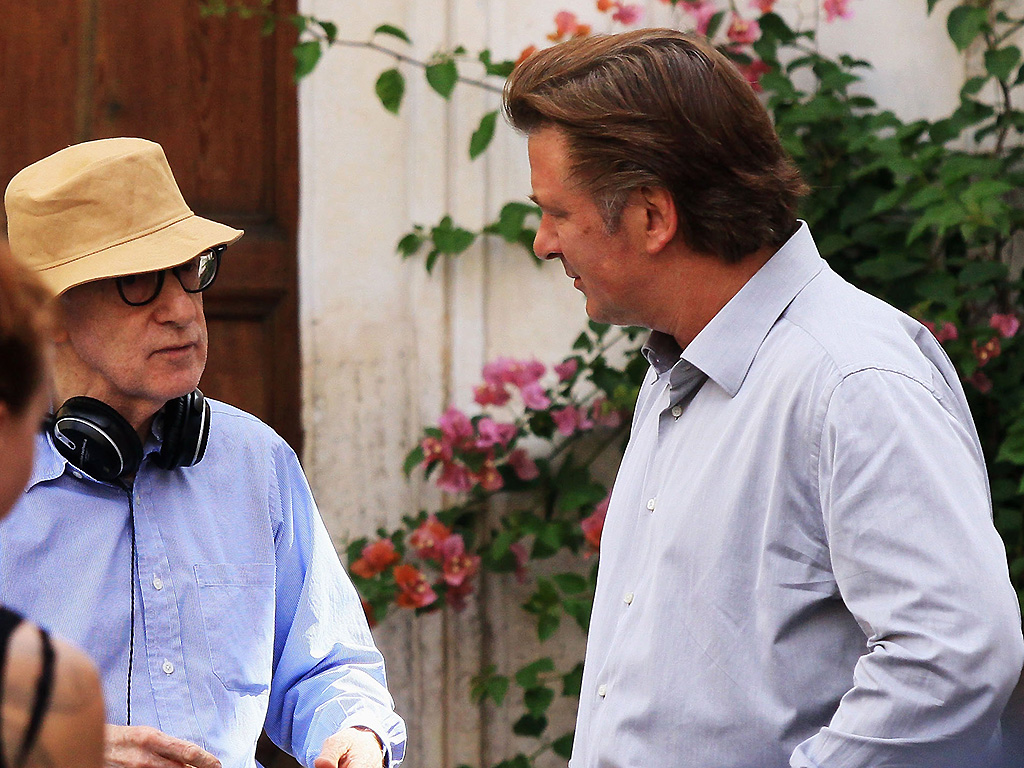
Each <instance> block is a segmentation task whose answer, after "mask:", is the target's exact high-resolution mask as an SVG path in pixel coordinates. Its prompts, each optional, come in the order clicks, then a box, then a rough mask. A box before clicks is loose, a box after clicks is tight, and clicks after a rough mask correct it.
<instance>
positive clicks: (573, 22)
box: [548, 11, 590, 43]
mask: <svg viewBox="0 0 1024 768" xmlns="http://www.w3.org/2000/svg"><path fill="white" fill-rule="evenodd" d="M589 34H590V25H589V24H580V22H579V19H578V18H577V17H576V14H575V13H572V12H571V11H559V12H558V13H556V14H555V31H554V32H553V33H551V34H550V35H548V40H551V41H552V42H555V43H557V42H558V41H559V40H564V39H565V38H566V37H585V36H586V35H589Z"/></svg>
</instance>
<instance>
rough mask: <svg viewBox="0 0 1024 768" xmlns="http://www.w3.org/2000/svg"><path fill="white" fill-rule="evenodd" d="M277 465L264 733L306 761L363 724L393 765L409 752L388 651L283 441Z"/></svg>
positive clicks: (308, 761) (311, 761) (292, 455)
mask: <svg viewBox="0 0 1024 768" xmlns="http://www.w3.org/2000/svg"><path fill="white" fill-rule="evenodd" d="M274 470H275V473H276V476H277V485H276V487H277V490H278V492H279V498H277V499H271V500H270V504H271V508H272V509H276V510H278V511H279V518H278V519H277V520H276V524H277V526H278V528H277V531H276V534H275V541H276V557H277V606H276V621H275V637H274V675H273V682H272V685H271V691H270V707H269V711H268V714H267V721H266V730H267V733H268V735H269V736H270V738H271V739H272V740H273V741H274V742H275V743H277V744H279V745H281V746H283V747H284V748H285V749H288V750H289V751H290V752H292V754H294V755H296V756H297V757H298V758H299V759H300V760H302V761H303V762H304V763H305V764H306V765H307V766H312V765H313V761H314V760H315V759H316V757H317V755H319V754H320V749H321V747H322V745H323V742H324V740H325V739H326V738H328V737H329V736H331V735H332V734H334V733H336V732H337V731H339V730H341V729H343V728H348V727H351V726H356V725H359V726H365V727H367V728H370V729H371V730H372V731H374V732H375V733H376V734H377V735H378V736H379V737H380V739H381V741H382V742H383V743H384V746H385V750H386V752H387V755H386V757H387V761H388V765H390V766H397V765H398V764H399V763H401V761H402V759H403V757H404V754H405V742H406V731H405V723H404V722H403V721H402V719H401V718H400V717H399V716H398V715H397V714H395V712H394V703H393V701H392V699H391V695H390V694H389V693H388V689H387V682H386V679H385V672H384V658H383V656H382V655H381V653H380V652H379V651H378V650H377V648H376V646H375V645H374V642H373V637H372V636H371V634H370V630H369V627H368V626H367V623H366V618H365V616H364V613H363V609H362V606H361V603H360V600H359V597H358V595H357V594H356V591H355V588H354V587H353V586H352V583H351V581H350V580H349V578H348V576H347V574H346V573H345V571H344V569H343V568H342V566H341V563H340V561H339V560H338V556H337V553H336V551H335V549H334V546H333V544H332V542H331V538H330V536H329V534H328V533H327V530H326V528H325V527H324V524H323V521H322V520H321V518H320V514H319V512H318V511H317V509H316V505H315V503H314V501H313V497H312V494H311V492H310V489H309V486H308V484H307V483H306V479H305V476H304V475H303V473H302V470H301V469H300V467H299V463H298V460H297V459H296V457H295V455H294V453H292V452H291V450H290V449H289V448H287V447H286V446H281V447H280V449H279V450H278V453H277V456H276V466H275V467H274Z"/></svg>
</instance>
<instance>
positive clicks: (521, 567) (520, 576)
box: [508, 541, 530, 584]
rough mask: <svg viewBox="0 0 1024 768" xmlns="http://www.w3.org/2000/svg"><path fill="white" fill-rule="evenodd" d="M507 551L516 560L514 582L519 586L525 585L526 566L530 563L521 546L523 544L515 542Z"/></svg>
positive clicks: (527, 554) (526, 576)
mask: <svg viewBox="0 0 1024 768" xmlns="http://www.w3.org/2000/svg"><path fill="white" fill-rule="evenodd" d="M508 551H509V552H511V553H512V556H513V557H514V558H515V559H516V581H518V582H519V583H520V584H525V583H526V580H527V579H528V578H529V570H528V568H527V565H528V564H529V562H530V554H529V553H528V552H527V551H526V547H525V546H523V542H521V541H517V542H515V543H513V544H511V545H510V546H509V548H508Z"/></svg>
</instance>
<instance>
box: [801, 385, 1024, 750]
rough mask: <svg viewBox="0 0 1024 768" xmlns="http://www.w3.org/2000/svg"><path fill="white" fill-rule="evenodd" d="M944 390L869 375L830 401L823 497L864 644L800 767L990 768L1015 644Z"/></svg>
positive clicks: (958, 426)
mask: <svg viewBox="0 0 1024 768" xmlns="http://www.w3.org/2000/svg"><path fill="white" fill-rule="evenodd" d="M949 386H958V384H956V383H954V384H953V385H948V384H947V382H946V381H945V380H943V378H942V377H941V376H938V375H936V376H935V377H934V381H932V382H925V383H922V382H919V381H916V380H914V379H912V378H910V377H908V376H905V375H902V374H898V373H894V372H890V371H884V370H878V369H868V370H863V371H859V372H855V373H852V374H851V375H848V376H846V377H845V378H844V379H843V380H842V382H841V383H839V384H838V386H837V387H836V388H835V390H834V392H833V394H832V396H831V398H830V401H829V402H828V405H827V411H826V412H825V414H824V418H823V420H822V423H823V430H822V434H821V436H820V444H819V455H818V456H817V462H818V469H819V492H820V495H821V504H822V510H823V513H824V518H825V526H826V533H827V535H828V538H829V550H830V552H831V557H832V567H833V570H834V573H835V578H836V582H837V583H838V586H839V589H840V591H841V593H842V598H843V600H844V602H845V603H846V605H847V606H848V608H849V609H850V611H851V612H852V614H853V615H854V617H855V618H856V620H857V622H858V623H859V624H860V626H861V628H862V629H863V631H864V634H865V636H866V637H867V645H866V652H865V653H864V655H863V656H862V657H861V658H860V660H859V661H858V663H857V664H856V667H855V669H854V670H853V675H852V687H851V688H850V690H849V691H848V692H847V693H846V695H845V696H844V697H843V698H842V701H841V703H840V705H839V708H838V710H837V711H836V713H835V715H834V716H833V717H832V719H831V722H830V723H829V724H828V726H826V727H824V728H822V729H821V730H820V731H818V733H817V734H816V735H815V736H813V737H812V738H810V739H808V740H806V741H804V742H803V743H802V744H800V745H799V746H798V747H797V748H796V750H795V752H794V753H793V756H792V759H791V765H792V766H793V767H794V768H897V766H898V767H899V768H909V767H910V766H920V767H921V768H940V766H949V767H950V768H952V767H953V766H956V768H967V767H969V766H970V767H973V766H981V765H989V763H987V762H984V758H983V757H982V756H983V755H988V754H990V753H991V750H992V749H993V747H994V746H996V745H994V744H993V740H995V741H996V742H997V741H998V725H997V723H998V719H999V715H1000V712H1001V710H1002V709H1003V707H1004V706H1005V703H1006V701H1007V698H1008V697H1009V695H1010V692H1011V690H1012V688H1013V686H1014V683H1015V682H1016V680H1017V678H1018V675H1019V674H1020V670H1021V664H1022V660H1024V647H1022V645H1024V644H1022V639H1021V632H1020V613H1019V608H1018V603H1017V599H1016V596H1015V594H1014V592H1013V589H1012V587H1011V586H1010V582H1009V579H1008V575H1007V568H1006V559H1005V554H1004V551H1003V546H1002V543H1001V541H1000V540H999V537H998V535H997V534H996V532H995V530H994V528H993V527H992V525H991V523H990V518H991V508H990V505H989V491H988V482H987V479H986V474H985V468H984V462H983V459H982V456H981V451H980V447H979V446H978V442H977V439H976V436H975V433H974V429H973V425H971V424H970V421H969V416H967V417H966V419H965V415H964V414H962V413H958V406H957V398H955V397H954V396H953V393H952V391H951V390H950V389H949ZM959 402H961V403H962V399H961V400H960V401H959ZM979 760H982V762H978V761H979Z"/></svg>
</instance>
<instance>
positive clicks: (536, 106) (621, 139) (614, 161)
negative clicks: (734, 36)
mask: <svg viewBox="0 0 1024 768" xmlns="http://www.w3.org/2000/svg"><path fill="white" fill-rule="evenodd" d="M503 106H504V110H505V115H506V117H507V118H508V120H509V122H510V123H511V124H512V125H513V126H514V127H515V128H516V129H518V130H519V131H522V132H523V133H526V134H530V133H531V132H534V131H537V130H540V129H542V128H549V127H554V128H556V129H558V130H559V131H561V132H562V133H563V135H564V136H565V138H566V140H567V146H568V152H569V162H570V167H571V168H572V172H573V175H574V177H575V178H576V179H577V180H578V181H579V182H580V183H581V184H582V186H583V188H584V189H587V190H588V191H589V192H590V193H591V194H592V195H593V197H594V199H595V201H596V202H597V203H598V205H599V206H600V207H601V209H602V213H603V217H604V221H605V225H606V226H607V228H608V229H609V231H611V232H614V231H615V230H616V229H617V228H618V225H619V219H620V217H621V213H622V210H623V208H624V207H625V204H626V200H627V198H628V196H629V193H630V192H631V191H632V190H635V189H639V188H640V187H663V188H665V189H667V190H668V191H669V193H670V194H671V195H672V198H673V200H674V201H675V205H676V208H677V210H678V212H679V228H680V235H681V236H682V238H683V241H684V242H685V243H686V244H687V245H688V246H689V247H690V248H692V249H694V250H696V251H698V252H700V253H707V254H716V255H718V256H720V257H722V258H724V259H726V260H727V261H737V260H739V259H741V258H743V257H744V256H745V255H747V254H749V253H752V252H754V251H757V250H759V249H760V248H762V247H763V246H766V245H770V246H776V247H777V246H780V245H782V244H783V243H784V242H785V241H786V240H787V239H788V238H789V236H790V235H792V234H793V232H794V231H796V227H797V220H796V209H797V205H798V204H799V201H800V198H801V197H802V196H803V195H805V194H807V192H808V188H807V185H806V184H804V182H803V180H802V179H801V178H800V172H799V171H798V170H797V168H796V166H795V165H794V163H793V161H792V160H791V159H790V158H789V156H788V155H787V154H786V152H785V150H784V149H783V148H782V145H781V143H780V142H779V138H778V136H777V134H776V133H775V128H774V126H773V125H772V122H771V118H770V117H769V115H768V112H767V110H765V108H764V106H763V105H762V104H761V102H760V101H759V100H758V98H757V94H755V93H754V90H753V88H752V87H751V86H750V84H749V83H748V82H747V80H746V78H745V77H744V76H743V75H742V74H741V73H740V72H739V70H737V69H736V67H735V66H734V65H733V63H732V62H731V61H729V60H728V59H727V58H726V57H725V56H724V55H722V54H721V53H719V52H718V51H717V50H716V49H715V48H714V47H712V46H710V45H708V44H707V43H705V42H703V41H701V40H698V39H696V38H694V37H691V36H689V35H686V34H683V33H681V32H678V31H677V30H673V29H640V30H635V31H632V32H625V33H622V34H617V35H597V36H594V37H585V38H575V39H572V40H569V41H567V42H564V43H560V44H558V45H555V46H552V47H550V48H546V49H544V50H541V51H538V52H536V53H534V54H533V55H531V56H530V57H529V58H527V59H526V60H525V61H523V62H522V63H520V64H519V66H518V67H516V69H515V71H513V73H512V75H511V76H510V77H509V79H508V81H507V82H506V84H505V93H504V104H503Z"/></svg>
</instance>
